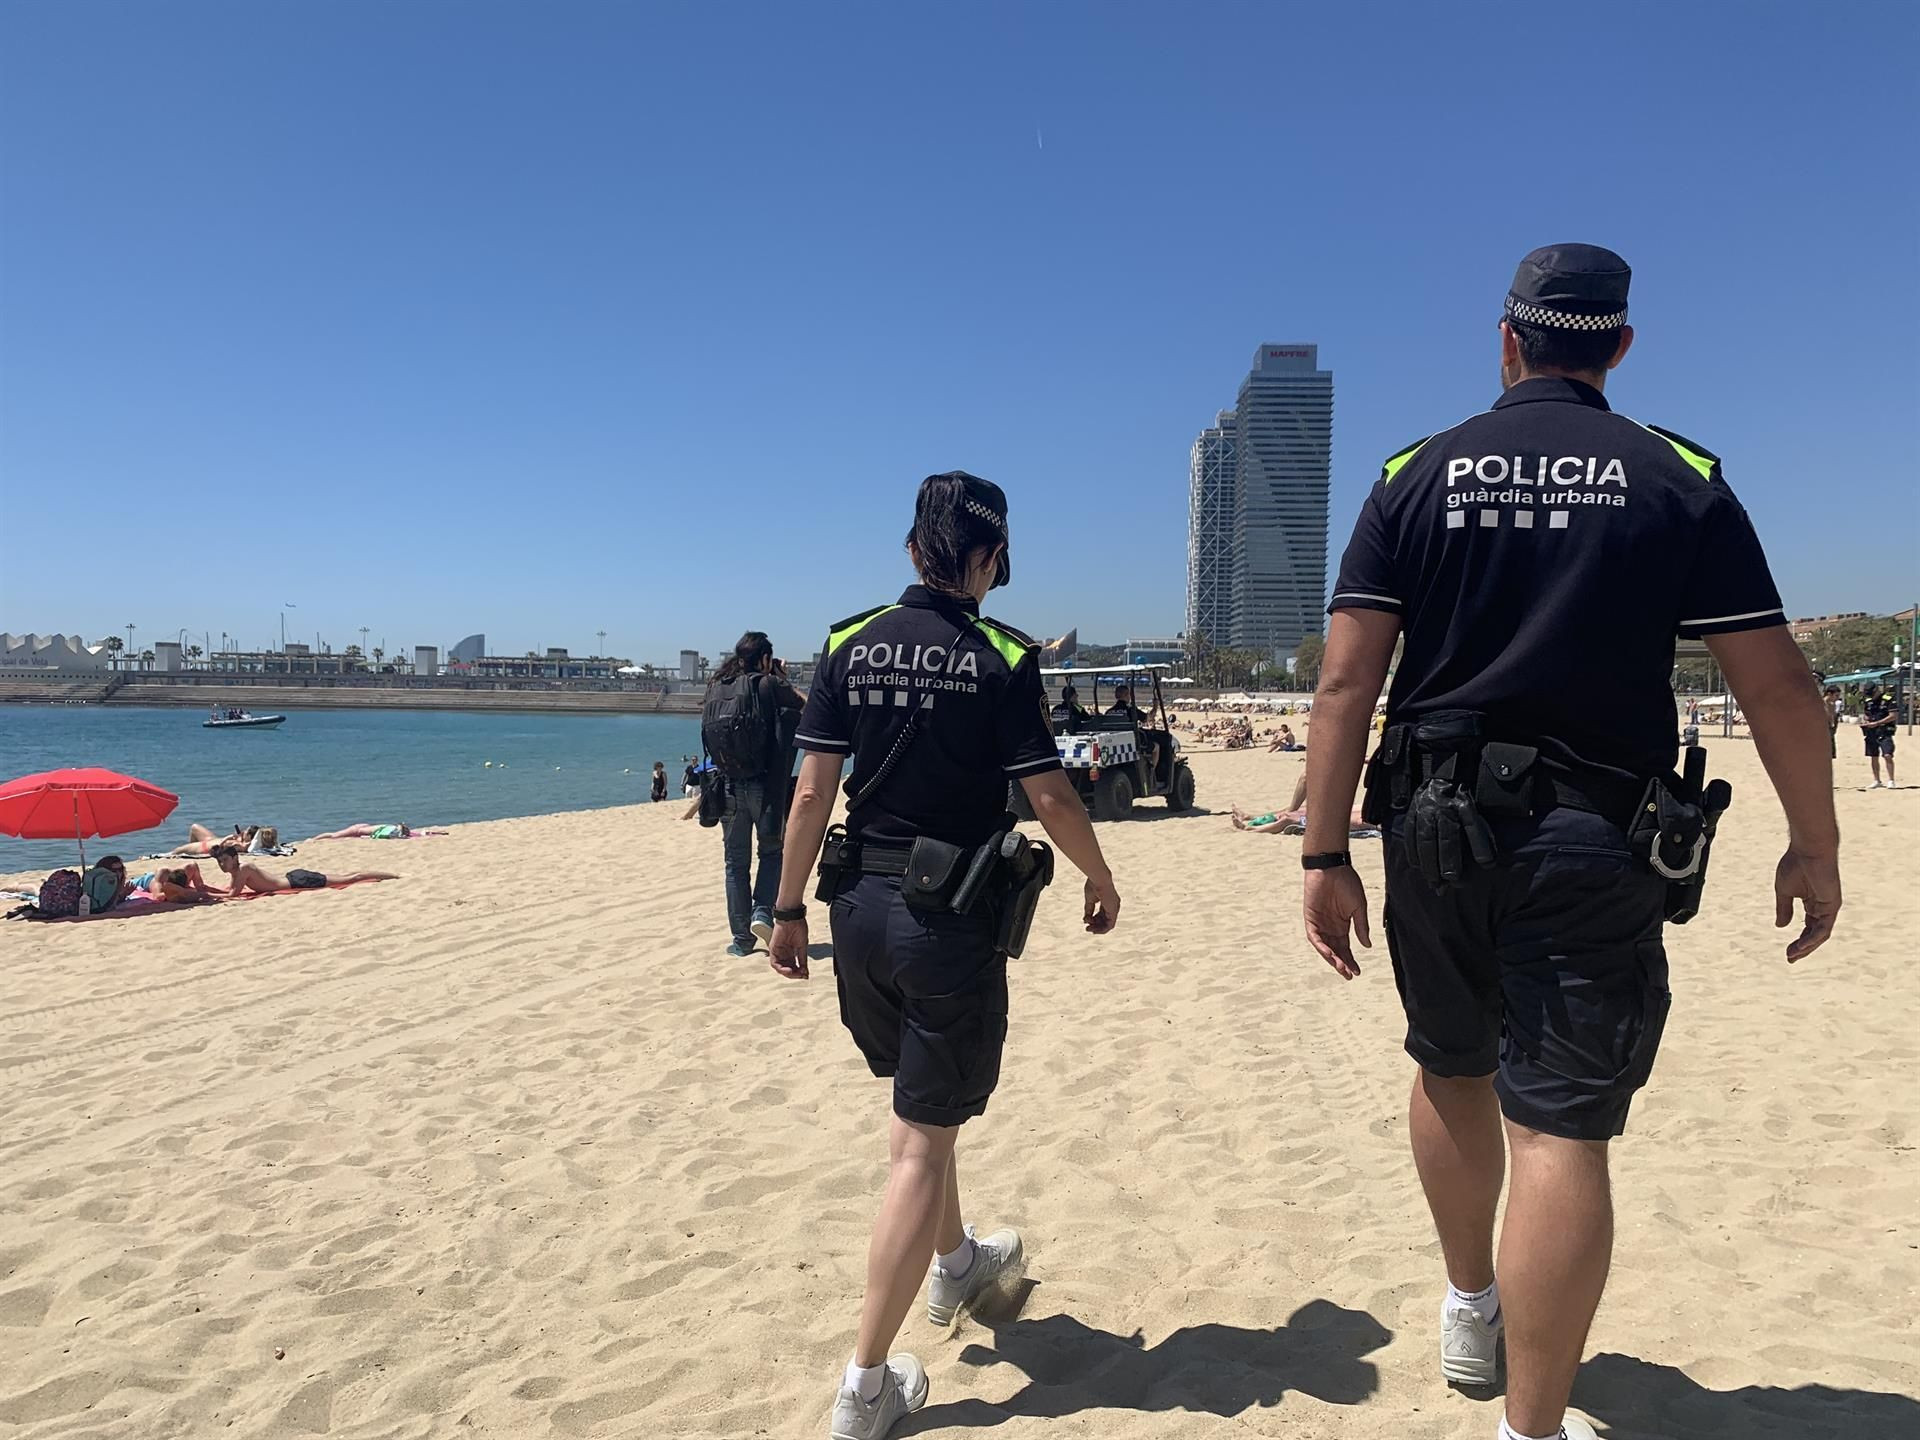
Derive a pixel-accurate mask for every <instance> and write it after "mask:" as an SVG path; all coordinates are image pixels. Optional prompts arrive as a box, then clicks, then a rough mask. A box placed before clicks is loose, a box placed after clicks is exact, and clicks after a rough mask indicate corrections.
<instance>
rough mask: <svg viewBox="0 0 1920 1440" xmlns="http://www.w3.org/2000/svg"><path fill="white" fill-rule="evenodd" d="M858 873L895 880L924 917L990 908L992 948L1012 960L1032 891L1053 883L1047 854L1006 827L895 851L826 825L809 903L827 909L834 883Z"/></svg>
mask: <svg viewBox="0 0 1920 1440" xmlns="http://www.w3.org/2000/svg"><path fill="white" fill-rule="evenodd" d="M1008 824H1009V827H1011V825H1012V820H1011V817H1009V820H1008ZM861 875H879V876H885V877H889V878H891V877H898V879H899V881H900V894H901V897H902V898H903V899H905V901H906V902H907V904H908V905H909V906H911V907H913V908H914V909H916V910H921V911H925V912H928V913H931V914H941V913H951V914H955V915H967V914H971V913H972V912H973V910H974V907H975V906H976V904H980V903H985V904H987V905H991V906H994V907H996V908H997V914H998V928H997V931H996V935H995V941H994V943H995V947H996V948H997V949H998V950H999V951H1000V952H1001V953H1003V954H1006V955H1013V956H1017V955H1019V954H1020V952H1021V950H1022V949H1023V948H1024V947H1025V945H1026V941H1027V931H1028V928H1029V927H1030V926H1031V925H1032V923H1033V912H1034V907H1035V906H1036V905H1037V904H1038V903H1039V900H1040V892H1041V891H1042V890H1044V889H1046V888H1047V886H1048V885H1049V884H1051V883H1052V881H1053V850H1052V848H1051V847H1050V846H1048V845H1047V844H1046V843H1045V842H1044V841H1036V840H1029V839H1027V837H1026V836H1024V835H1022V834H1021V833H1020V832H1019V831H1018V830H1014V829H1012V828H1008V829H1006V830H1003V831H1001V832H1000V833H999V834H997V835H995V836H994V837H993V838H992V839H991V840H989V841H988V842H987V843H986V844H984V845H976V846H963V845H949V844H948V843H947V842H945V841H944V840H935V839H934V838H933V837H931V836H928V835H923V836H921V837H920V838H919V839H918V840H916V841H914V842H913V844H912V845H910V846H899V845H869V844H867V843H865V842H864V841H860V840H855V839H853V838H852V837H851V836H849V835H848V834H847V832H846V829H845V827H843V826H839V825H835V826H833V827H832V828H831V829H830V830H828V831H827V835H826V839H825V841H824V842H823V843H822V845H821V848H820V885H819V888H818V889H817V890H816V891H815V898H816V899H818V900H821V901H825V902H827V903H832V901H833V900H834V899H835V898H836V897H837V896H838V895H839V893H840V886H841V885H842V883H844V882H845V881H846V880H847V879H849V878H851V877H854V876H861Z"/></svg>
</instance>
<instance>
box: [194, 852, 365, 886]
mask: <svg viewBox="0 0 1920 1440" xmlns="http://www.w3.org/2000/svg"><path fill="white" fill-rule="evenodd" d="M213 859H214V863H215V864H217V865H218V866H219V867H220V869H221V870H222V872H224V873H225V875H226V877H227V880H228V885H227V889H226V892H225V893H226V894H228V895H249V894H251V895H272V894H275V893H276V892H278V891H281V890H318V889H320V888H321V887H322V886H326V887H329V888H331V887H334V886H339V885H358V884H359V883H360V882H361V881H362V880H398V879H399V878H400V877H399V876H398V875H389V874H387V873H386V872H385V871H381V870H356V871H354V872H353V874H351V875H322V874H320V872H319V871H317V870H295V871H292V872H290V873H289V874H288V875H287V876H286V877H285V878H284V879H283V878H281V877H280V876H278V875H269V874H268V873H267V872H266V871H265V870H262V869H261V868H260V867H259V866H258V865H255V864H253V863H252V862H251V861H248V860H245V859H243V858H242V857H241V854H240V850H239V847H238V846H234V845H224V844H223V845H216V846H215V847H214V850H213ZM308 877H311V878H308ZM212 893H213V894H216V895H218V894H220V893H221V892H220V891H218V890H216V891H213V892H212Z"/></svg>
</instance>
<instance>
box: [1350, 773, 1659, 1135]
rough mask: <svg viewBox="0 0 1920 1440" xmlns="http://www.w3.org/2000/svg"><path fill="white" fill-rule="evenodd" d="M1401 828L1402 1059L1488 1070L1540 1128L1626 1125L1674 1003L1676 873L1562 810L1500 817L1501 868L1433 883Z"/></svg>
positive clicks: (1396, 924)
mask: <svg viewBox="0 0 1920 1440" xmlns="http://www.w3.org/2000/svg"><path fill="white" fill-rule="evenodd" d="M1403 830H1404V817H1403V816H1397V815H1396V816H1394V817H1393V819H1392V822H1391V823H1390V824H1389V825H1388V827H1387V840H1386V845H1387V856H1386V862H1387V904H1386V930H1387V949H1388V951H1389V953H1390V954H1391V955H1392V957H1393V978H1394V983H1395V985H1396V986H1397V987H1398V988H1399V991H1400V1000H1401V1004H1402V1005H1403V1006H1404V1008H1405V1010H1406V1013H1407V1053H1408V1054H1409V1055H1411V1056H1413V1058H1414V1059H1415V1060H1417V1061H1419V1063H1420V1065H1421V1067H1422V1068H1424V1069H1425V1070H1427V1071H1428V1072H1429V1073H1431V1074H1434V1075H1439V1076H1447V1077H1460V1076H1472V1075H1493V1076H1494V1077H1495V1080H1494V1087H1495V1089H1496V1090H1497V1092H1498V1093H1499V1096H1500V1108H1501V1111H1502V1112H1503V1113H1504V1114H1505V1115H1506V1116H1507V1118H1508V1119H1509V1120H1512V1121H1513V1122H1515V1123H1516V1124H1520V1125H1524V1126H1526V1127H1527V1128H1529V1129H1532V1130H1538V1131H1540V1132H1542V1133H1543V1134H1547V1135H1558V1136H1562V1137H1564V1138H1567V1139H1573V1140H1608V1139H1611V1138H1612V1137H1613V1136H1615V1135H1618V1134H1620V1133H1621V1132H1622V1130H1624V1129H1625V1127H1626V1123H1627V1110H1628V1107H1629V1106H1630V1105H1631V1104H1632V1102H1633V1096H1634V1092H1635V1091H1637V1090H1639V1089H1640V1087H1641V1086H1643V1085H1645V1084H1646V1083H1647V1077H1648V1076H1649V1075H1650V1074H1651V1073H1652V1070H1653V1060H1654V1055H1655V1054H1656V1052H1657V1051H1658V1050H1659V1048H1660V1036H1661V1033H1662V1031H1663V1030H1664V1029H1665V1027H1666V1021H1667V1010H1668V1007H1669V1005H1670V1003H1671V996H1670V994H1669V992H1668V988H1667V956H1666V951H1665V949H1664V947H1663V946H1662V944H1661V939H1660V936H1661V927H1662V925H1663V923H1664V915H1663V912H1664V908H1665V903H1666V883H1665V881H1663V880H1662V879H1661V878H1660V877H1659V876H1657V875H1655V874H1654V873H1653V872H1652V871H1651V870H1650V869H1648V868H1647V867H1646V866H1645V865H1643V864H1642V863H1640V862H1639V861H1638V860H1636V859H1635V858H1634V857H1633V856H1632V855H1631V854H1630V853H1628V850H1627V838H1626V835H1625V834H1624V833H1623V832H1622V831H1621V830H1620V828H1619V827H1618V826H1617V825H1615V824H1613V823H1612V822H1611V821H1609V820H1607V819H1605V818H1604V817H1602V816H1599V815H1594V814H1590V813H1588V812H1586V811H1583V810H1573V809H1555V810H1550V811H1548V812H1547V813H1546V814H1544V815H1538V816H1534V817H1532V818H1529V819H1525V820H1503V821H1499V822H1497V823H1496V824H1495V826H1494V831H1495V835H1496V837H1497V839H1498V841H1499V844H1500V855H1499V859H1498V860H1497V861H1496V862H1495V864H1494V865H1493V866H1491V867H1488V868H1486V869H1475V870H1473V871H1472V873H1471V874H1470V875H1469V876H1468V878H1467V880H1466V881H1465V883H1464V884H1461V885H1458V886H1455V887H1453V888H1450V889H1447V890H1443V891H1440V892H1437V893H1436V892H1435V891H1434V889H1433V888H1432V887H1431V886H1429V885H1428V884H1427V882H1426V880H1425V879H1424V878H1422V876H1421V875H1420V872H1419V871H1418V870H1416V869H1415V868H1414V867H1413V865H1412V863H1411V860H1410V858H1409V856H1408V854H1407V849H1406V845H1405V842H1404V839H1403Z"/></svg>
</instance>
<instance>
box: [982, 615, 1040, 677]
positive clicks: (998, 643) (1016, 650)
mask: <svg viewBox="0 0 1920 1440" xmlns="http://www.w3.org/2000/svg"><path fill="white" fill-rule="evenodd" d="M973 625H974V628H975V629H976V630H978V631H979V632H980V633H981V634H982V635H984V636H986V637H987V643H988V644H989V645H991V646H993V648H994V649H996V650H998V651H999V652H1000V658H1001V659H1003V660H1005V661H1006V662H1007V664H1008V665H1009V666H1014V665H1018V664H1019V663H1020V662H1021V661H1022V660H1024V659H1026V658H1027V647H1026V646H1025V645H1023V644H1021V643H1020V641H1018V640H1016V639H1015V638H1014V637H1013V636H1011V635H1009V634H1008V633H1007V632H1006V631H1004V630H1002V629H1001V628H1000V627H999V626H998V625H995V624H993V623H992V622H991V621H988V620H981V619H979V618H977V617H976V618H975V620H974V622H973Z"/></svg>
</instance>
